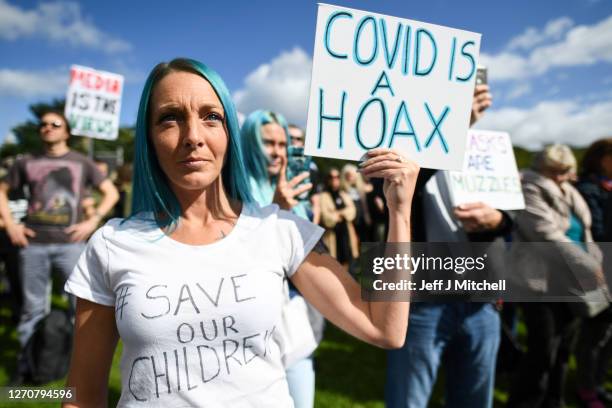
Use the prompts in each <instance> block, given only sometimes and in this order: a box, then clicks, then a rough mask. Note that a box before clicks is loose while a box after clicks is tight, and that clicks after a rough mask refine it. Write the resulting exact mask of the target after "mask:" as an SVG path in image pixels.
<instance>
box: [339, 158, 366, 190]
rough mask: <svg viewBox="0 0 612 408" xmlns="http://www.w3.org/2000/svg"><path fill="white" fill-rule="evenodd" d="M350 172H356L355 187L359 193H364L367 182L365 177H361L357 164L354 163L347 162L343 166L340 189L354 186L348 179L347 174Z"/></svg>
mask: <svg viewBox="0 0 612 408" xmlns="http://www.w3.org/2000/svg"><path fill="white" fill-rule="evenodd" d="M349 172H353V173H355V189H356V190H357V191H358V192H359V193H363V191H364V190H365V183H364V181H363V177H361V173H359V172H358V171H357V166H355V165H354V164H345V165H344V166H343V167H342V171H340V189H341V190H343V191H349V189H351V188H352V187H353V186H352V185H350V184H349V183H348V181H347V180H346V175H347V174H348V173H349Z"/></svg>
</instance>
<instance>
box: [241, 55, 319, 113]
mask: <svg viewBox="0 0 612 408" xmlns="http://www.w3.org/2000/svg"><path fill="white" fill-rule="evenodd" d="M311 70H312V59H311V58H310V56H309V55H308V54H307V53H306V52H305V51H304V50H302V49H301V48H299V47H296V48H294V49H293V50H291V51H284V52H281V54H280V55H279V56H277V57H275V58H274V59H272V61H270V62H268V63H265V64H262V65H260V66H259V67H257V68H256V69H255V70H254V71H252V72H251V73H250V74H249V75H247V77H246V79H245V81H244V87H243V88H242V89H240V90H238V91H236V92H235V93H234V100H235V101H236V106H237V107H238V109H239V110H240V111H241V112H244V113H246V114H247V115H248V114H249V113H251V112H252V111H254V110H257V109H270V110H273V111H276V112H279V113H281V114H282V115H283V116H285V117H286V118H287V120H288V121H289V122H295V123H297V124H298V125H304V124H305V123H306V115H307V110H308V95H309V92H310V73H311Z"/></svg>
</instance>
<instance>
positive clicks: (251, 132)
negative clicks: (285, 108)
mask: <svg viewBox="0 0 612 408" xmlns="http://www.w3.org/2000/svg"><path fill="white" fill-rule="evenodd" d="M270 123H276V124H277V125H279V126H281V127H282V128H283V129H284V130H285V136H286V137H287V146H288V145H289V141H290V140H289V130H288V129H287V121H286V120H285V118H284V117H283V116H282V115H281V114H279V113H275V112H271V111H266V110H257V111H255V112H253V113H251V114H250V115H249V116H248V117H247V118H246V119H245V121H244V123H243V124H242V129H241V131H240V134H241V136H242V146H243V147H244V156H243V157H244V165H245V167H246V170H247V172H248V174H249V176H251V177H253V178H254V179H255V181H256V182H257V184H261V183H263V182H267V181H268V179H269V175H268V161H269V158H268V156H267V155H266V153H265V151H264V148H263V143H262V141H261V137H262V134H261V128H262V127H263V126H264V125H268V124H270Z"/></svg>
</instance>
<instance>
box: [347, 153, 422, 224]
mask: <svg viewBox="0 0 612 408" xmlns="http://www.w3.org/2000/svg"><path fill="white" fill-rule="evenodd" d="M359 166H360V171H361V174H362V175H363V176H364V177H366V178H374V177H381V178H384V179H385V182H384V184H383V191H384V193H385V198H386V199H387V205H388V206H389V211H390V212H395V213H397V214H410V207H411V205H412V196H413V194H414V189H415V186H416V180H417V176H418V174H419V169H420V168H419V166H418V165H417V164H416V163H415V162H413V161H411V160H409V159H406V158H405V157H404V156H403V155H402V154H401V153H400V152H398V151H397V150H395V149H385V148H379V149H373V150H370V151H368V153H366V160H365V161H363V162H362V163H361V164H360V165H359Z"/></svg>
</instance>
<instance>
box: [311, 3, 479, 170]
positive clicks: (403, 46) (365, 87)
mask: <svg viewBox="0 0 612 408" xmlns="http://www.w3.org/2000/svg"><path fill="white" fill-rule="evenodd" d="M479 49H480V34H476V33H472V32H468V31H462V30H456V29H452V28H446V27H442V26H437V25H433V24H427V23H422V22H418V21H413V20H406V19H401V18H397V17H390V16H386V15H382V14H376V13H369V12H365V11H360V10H354V9H349V8H343V7H337V6H331V5H327V4H319V9H318V16H317V27H316V36H315V46H314V58H313V69H312V79H311V85H310V99H309V105H308V120H307V135H306V146H305V147H306V150H305V153H306V154H308V155H312V156H321V157H332V158H339V159H346V160H359V159H360V158H361V157H362V156H363V154H364V153H365V152H366V151H367V150H370V149H373V148H376V147H390V148H396V149H398V150H400V151H402V152H403V153H405V154H406V156H407V157H410V158H412V159H413V160H414V161H416V162H417V163H418V164H420V165H421V166H423V167H429V168H437V169H454V170H459V169H461V167H462V164H463V156H464V149H465V140H466V135H467V130H468V127H469V120H470V110H471V106H472V96H473V93H474V81H475V74H476V66H477V63H478V61H477V60H478V53H479Z"/></svg>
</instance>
